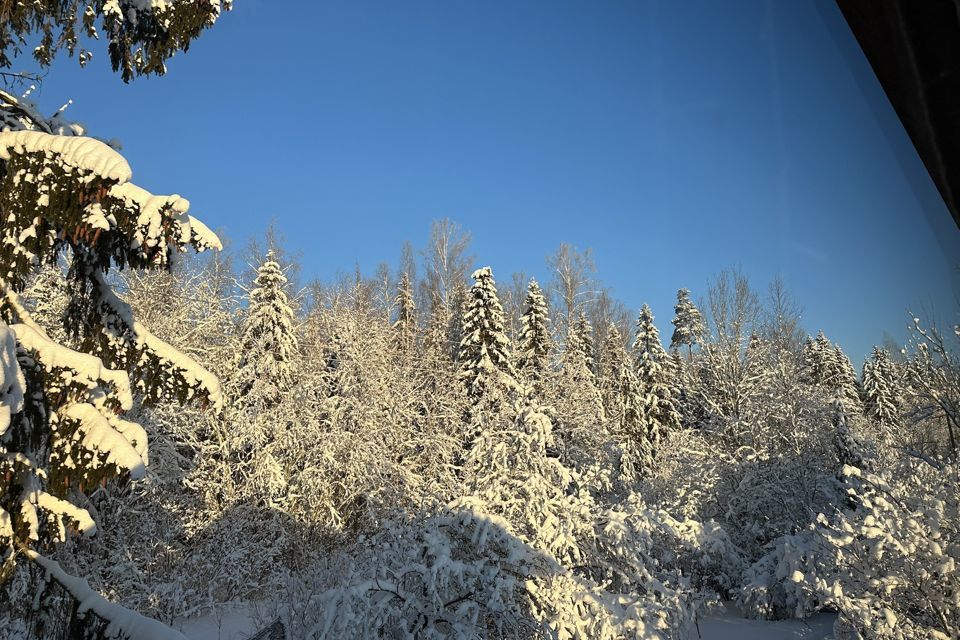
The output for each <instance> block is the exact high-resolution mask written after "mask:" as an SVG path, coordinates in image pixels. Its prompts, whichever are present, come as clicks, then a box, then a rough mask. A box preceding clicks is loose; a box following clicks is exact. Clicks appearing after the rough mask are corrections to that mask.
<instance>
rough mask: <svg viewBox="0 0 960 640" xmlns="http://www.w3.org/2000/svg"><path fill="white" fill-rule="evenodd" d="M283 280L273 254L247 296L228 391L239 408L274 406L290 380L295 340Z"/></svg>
mask: <svg viewBox="0 0 960 640" xmlns="http://www.w3.org/2000/svg"><path fill="white" fill-rule="evenodd" d="M286 284H287V278H286V276H284V275H283V269H282V268H281V267H280V265H279V264H278V263H277V262H276V261H275V260H274V256H273V252H272V251H270V252H268V253H267V257H266V259H265V260H264V261H263V263H262V264H261V265H260V267H259V268H258V269H257V277H256V279H255V280H254V281H253V287H252V288H251V289H250V291H249V293H248V299H249V306H248V308H247V312H246V315H245V317H244V319H243V328H242V332H241V337H240V343H239V345H238V346H239V353H238V357H237V363H236V367H235V370H234V374H233V377H232V379H231V380H230V387H231V391H232V393H233V394H234V397H235V398H237V400H238V401H240V403H241V404H242V405H243V406H246V407H250V406H255V405H256V406H258V405H260V404H263V405H265V406H270V405H273V404H276V403H277V402H278V401H279V399H280V395H281V394H282V393H283V391H284V390H286V389H287V388H289V386H290V384H291V383H292V380H293V372H292V368H293V359H294V357H295V356H296V354H297V348H298V345H297V338H296V336H295V335H294V331H293V319H294V318H293V309H292V307H291V306H290V302H289V301H288V299H287V292H286V291H285V290H284V288H285V286H286Z"/></svg>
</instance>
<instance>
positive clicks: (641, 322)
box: [633, 305, 680, 450]
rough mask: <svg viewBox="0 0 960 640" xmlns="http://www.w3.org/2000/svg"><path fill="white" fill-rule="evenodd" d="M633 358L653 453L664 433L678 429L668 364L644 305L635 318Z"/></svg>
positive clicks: (658, 334)
mask: <svg viewBox="0 0 960 640" xmlns="http://www.w3.org/2000/svg"><path fill="white" fill-rule="evenodd" d="M633 357H634V368H635V371H636V375H637V383H638V385H639V391H640V399H641V404H642V407H643V417H644V419H645V420H646V421H647V422H648V427H647V428H648V432H649V436H648V437H649V439H650V441H651V446H652V447H653V449H654V450H655V449H656V447H657V446H658V445H659V441H660V438H661V437H662V435H663V433H664V432H665V431H669V430H672V429H677V428H679V427H680V414H679V412H678V411H677V408H676V404H675V402H676V396H677V390H676V389H675V388H674V387H673V385H672V384H671V383H672V382H673V379H674V378H673V373H672V371H671V369H672V363H671V361H670V357H669V356H668V355H667V352H666V351H665V350H664V348H663V344H661V342H660V333H659V331H657V327H656V325H654V323H653V313H652V312H651V311H650V307H648V306H647V305H643V307H642V308H641V309H640V315H639V317H638V318H637V335H636V339H635V340H634V342H633Z"/></svg>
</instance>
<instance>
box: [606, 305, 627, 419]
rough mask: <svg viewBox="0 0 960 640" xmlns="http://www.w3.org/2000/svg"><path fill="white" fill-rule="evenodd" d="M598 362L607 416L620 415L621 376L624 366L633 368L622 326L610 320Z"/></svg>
mask: <svg viewBox="0 0 960 640" xmlns="http://www.w3.org/2000/svg"><path fill="white" fill-rule="evenodd" d="M599 351H600V353H599V354H598V356H599V357H598V364H597V369H598V371H597V386H598V387H599V389H600V395H601V396H602V397H603V406H604V410H605V413H606V415H607V416H609V417H614V416H618V415H620V409H621V406H620V397H619V394H620V391H619V389H620V386H621V385H620V376H621V372H622V371H623V369H624V367H626V368H628V369H631V370H632V364H631V363H630V358H629V355H628V354H627V349H626V345H625V343H624V338H623V334H622V333H621V332H620V327H618V326H617V325H616V324H615V323H613V322H610V323H609V324H608V325H607V330H606V331H605V332H604V335H603V341H602V342H601V344H600V349H599Z"/></svg>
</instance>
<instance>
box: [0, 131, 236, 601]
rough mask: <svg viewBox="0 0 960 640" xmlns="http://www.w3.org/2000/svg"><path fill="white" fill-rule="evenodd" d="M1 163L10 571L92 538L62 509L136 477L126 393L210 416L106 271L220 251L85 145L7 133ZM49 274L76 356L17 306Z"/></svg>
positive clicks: (170, 206) (205, 376) (203, 381)
mask: <svg viewBox="0 0 960 640" xmlns="http://www.w3.org/2000/svg"><path fill="white" fill-rule="evenodd" d="M37 124H38V125H39V124H43V123H37ZM0 158H2V163H0V164H2V172H0V173H2V176H3V177H2V180H0V208H2V209H3V211H4V212H5V214H4V215H5V221H4V225H3V229H2V232H0V233H2V236H3V238H2V243H0V278H2V279H0V290H2V294H3V298H2V302H0V315H2V318H0V365H2V366H0V376H2V380H0V454H2V455H0V558H2V560H3V561H6V562H8V563H12V562H13V559H14V558H15V557H16V554H15V552H14V549H18V550H21V551H23V556H25V557H28V558H32V559H34V560H38V561H40V560H39V559H42V557H41V556H39V555H38V554H37V552H36V551H35V550H34V549H42V548H44V547H45V546H46V545H47V544H48V543H49V542H50V541H51V540H56V539H59V540H63V539H64V538H65V535H66V532H67V531H79V532H81V533H83V534H85V535H89V534H92V533H93V532H94V531H95V530H96V527H95V524H94V522H93V520H92V518H91V516H90V514H89V513H88V512H87V510H86V508H84V507H81V506H76V505H75V504H74V503H73V501H75V500H77V499H78V498H79V499H80V500H81V501H85V498H82V497H81V496H82V494H84V493H88V492H90V491H91V490H92V489H94V488H95V487H97V486H98V485H99V484H100V483H101V482H105V481H106V480H107V479H109V478H112V477H116V476H126V477H130V478H134V479H136V478H141V477H143V475H144V468H145V465H146V464H147V460H148V449H147V434H146V432H145V431H144V430H143V429H142V428H141V427H140V426H139V425H137V424H135V423H133V422H130V421H128V420H125V419H124V418H123V417H122V415H123V414H124V412H126V411H128V410H129V409H131V407H132V406H133V398H134V391H137V392H139V395H140V397H141V398H142V399H143V400H144V401H145V402H157V401H160V400H167V399H173V400H180V401H187V400H189V399H191V398H199V399H200V400H201V402H207V403H212V404H213V405H214V406H216V407H220V406H221V397H220V385H219V382H218V381H217V379H216V378H215V377H214V376H213V375H212V374H210V373H209V372H207V371H206V370H204V369H203V368H201V367H200V366H199V365H197V364H196V363H195V362H193V361H192V360H191V359H190V358H188V357H187V356H185V355H183V354H181V353H180V352H178V351H177V350H176V349H174V348H173V347H172V346H170V345H169V344H167V343H165V342H163V341H162V340H160V339H159V338H157V337H156V336H154V335H153V334H151V333H150V332H149V331H148V330H147V329H146V327H144V326H142V325H140V324H139V323H137V322H136V321H135V320H134V317H133V313H132V311H131V309H130V307H129V305H127V303H126V302H124V301H123V300H122V299H121V298H120V297H119V296H117V295H116V294H115V293H114V291H113V290H112V288H111V285H110V283H109V282H108V279H107V273H108V272H109V271H110V270H111V269H113V268H118V269H119V268H124V267H127V268H134V269H167V268H169V266H170V262H171V258H172V256H173V255H174V254H175V253H176V252H177V251H180V250H182V249H183V248H185V247H187V246H189V245H193V246H194V247H195V248H196V249H198V250H203V249H206V248H216V249H219V248H220V242H219V240H218V239H217V237H216V236H215V235H214V234H213V233H211V232H210V231H209V230H208V229H207V228H206V227H205V226H204V225H203V224H202V223H200V222H199V221H198V220H196V219H194V218H192V217H191V216H190V215H188V213H187V210H188V203H187V201H186V200H184V199H183V198H180V197H179V196H155V195H153V194H151V193H149V192H148V191H146V190H144V189H142V188H140V187H138V186H136V185H134V184H133V183H131V182H130V178H131V170H130V166H129V165H128V164H127V161H126V160H125V159H124V158H123V157H122V156H121V155H120V154H119V153H117V152H116V151H115V150H113V149H112V148H110V147H108V146H107V145H105V144H103V143H102V142H99V141H97V140H94V139H92V138H86V137H80V136H76V137H71V136H58V135H52V134H48V133H44V132H43V131H39V130H33V131H5V132H3V133H0ZM60 260H64V261H66V262H67V266H68V269H67V271H66V280H67V282H66V286H65V288H63V289H61V291H62V292H63V293H64V294H65V295H66V296H68V298H69V301H68V302H67V309H66V312H65V313H62V314H59V313H58V314H49V317H48V318H46V320H47V321H49V322H54V323H56V322H59V323H60V324H61V326H62V328H63V329H64V331H65V333H66V334H68V335H69V336H70V343H71V346H73V347H74V348H75V349H77V350H74V349H71V348H68V347H66V346H64V345H63V344H61V343H59V342H57V340H56V339H55V338H52V337H51V334H52V335H54V336H56V335H58V332H51V333H50V334H48V333H47V332H46V331H45V330H44V329H43V328H42V327H41V325H40V324H39V323H38V322H36V321H35V320H34V319H33V317H32V315H31V312H30V308H31V307H33V308H35V307H34V305H33V304H32V302H31V301H29V300H26V299H24V297H22V296H21V295H20V292H22V291H23V290H24V287H25V285H26V283H27V282H28V281H29V280H30V279H31V278H32V277H33V276H34V275H35V274H36V273H37V271H38V269H40V268H41V267H42V266H43V265H51V266H52V265H56V264H57V263H58V262H59V261H60ZM63 273H64V272H62V271H59V270H58V269H54V270H53V271H51V272H48V276H49V277H53V274H58V275H60V276H61V277H62V276H63ZM57 316H59V317H57ZM91 354H96V355H91ZM101 358H102V360H101ZM128 374H129V375H128ZM131 376H132V379H131ZM131 383H133V384H131ZM41 564H42V562H41ZM65 586H67V588H69V586H68V585H65Z"/></svg>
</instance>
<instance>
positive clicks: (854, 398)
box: [833, 345, 863, 414]
mask: <svg viewBox="0 0 960 640" xmlns="http://www.w3.org/2000/svg"><path fill="white" fill-rule="evenodd" d="M833 361H834V363H835V365H836V367H837V370H836V377H835V387H834V394H835V395H836V396H838V397H840V398H841V400H842V402H843V405H844V409H845V411H847V412H849V413H850V414H859V413H863V401H862V400H861V398H860V395H861V394H860V382H859V380H857V371H856V369H854V368H853V363H852V362H850V358H848V357H847V354H845V353H844V352H843V350H842V349H841V348H840V345H837V346H835V347H834V348H833Z"/></svg>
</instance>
